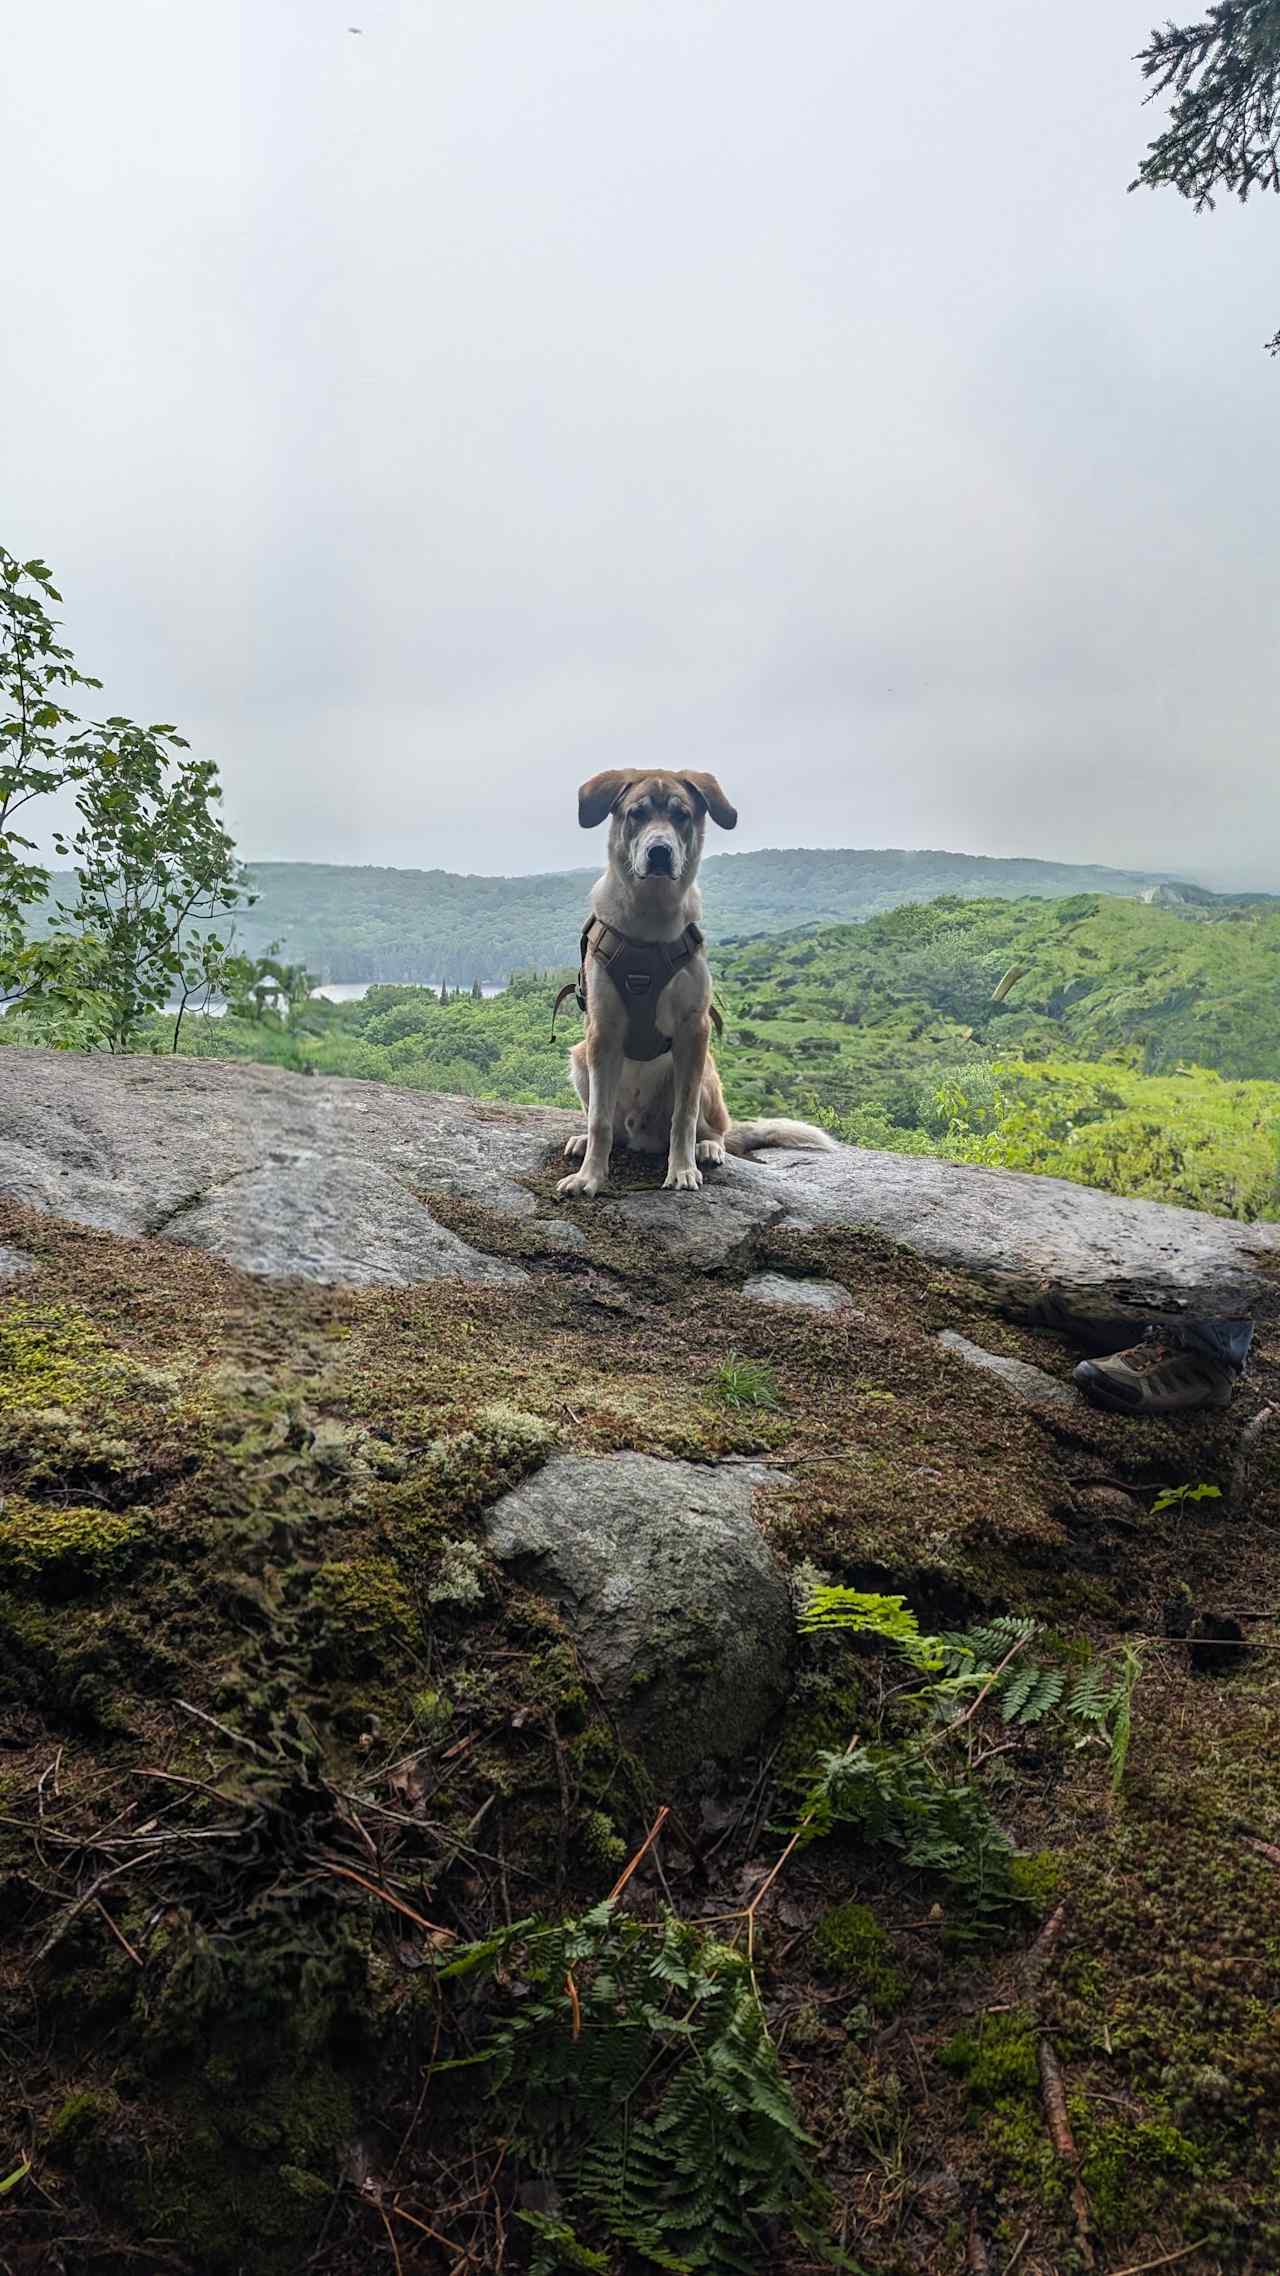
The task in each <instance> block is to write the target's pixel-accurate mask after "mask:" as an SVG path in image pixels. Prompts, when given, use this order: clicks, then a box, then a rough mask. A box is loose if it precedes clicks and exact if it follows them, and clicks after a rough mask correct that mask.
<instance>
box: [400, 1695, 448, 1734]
mask: <svg viewBox="0 0 1280 2276" xmlns="http://www.w3.org/2000/svg"><path fill="white" fill-rule="evenodd" d="M410 1707H411V1710H412V1714H413V1719H414V1722H415V1723H416V1724H417V1726H418V1729H419V1730H420V1731H421V1732H422V1734H423V1736H424V1738H427V1737H435V1736H437V1735H438V1734H439V1733H440V1732H441V1731H446V1730H447V1729H448V1728H449V1725H450V1723H451V1722H452V1720H453V1707H452V1705H451V1703H450V1701H449V1700H447V1699H446V1698H445V1696H444V1694H443V1692H440V1691H431V1690H425V1691H415V1692H414V1694H413V1698H412V1700H411V1701H410Z"/></svg>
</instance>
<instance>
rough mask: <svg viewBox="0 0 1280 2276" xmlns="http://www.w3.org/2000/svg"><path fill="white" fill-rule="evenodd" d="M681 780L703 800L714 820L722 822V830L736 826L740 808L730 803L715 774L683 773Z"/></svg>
mask: <svg viewBox="0 0 1280 2276" xmlns="http://www.w3.org/2000/svg"><path fill="white" fill-rule="evenodd" d="M680 780H681V782H682V783H683V784H684V786H685V789H686V790H688V791H691V792H692V794H693V796H694V797H695V798H697V799H700V800H701V802H702V805H703V807H704V809H705V811H706V812H707V813H708V814H709V815H710V816H711V819H712V821H713V822H718V823H719V824H720V827H721V829H722V830H732V829H734V828H736V826H737V820H738V809H737V807H736V806H731V805H730V804H729V801H728V799H727V798H726V797H725V794H724V792H723V791H722V790H721V788H720V785H719V783H718V782H717V781H716V778H715V776H714V775H713V774H682V775H681V777H680Z"/></svg>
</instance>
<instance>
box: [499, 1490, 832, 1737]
mask: <svg viewBox="0 0 1280 2276" xmlns="http://www.w3.org/2000/svg"><path fill="white" fill-rule="evenodd" d="M770 1481H771V1482H772V1483H773V1484H775V1485H778V1484H785V1482H786V1481H785V1479H783V1478H781V1477H780V1476H779V1474H778V1473H777V1472H776V1471H769V1470H766V1469H765V1468H764V1467H763V1465H762V1464H760V1463H755V1462H724V1463H720V1464H719V1465H718V1466H716V1467H715V1468H709V1467H704V1466H702V1465H699V1464H695V1463H692V1462H660V1461H655V1460H654V1459H653V1458H652V1457H650V1456H648V1455H644V1454H607V1455H600V1456H591V1455H574V1454H560V1455H556V1456H554V1457H553V1459H552V1460H551V1461H550V1462H548V1463H547V1464H546V1466H545V1468H544V1469H542V1470H540V1471H539V1472H538V1473H537V1475H536V1476H535V1477H533V1478H530V1479H528V1480H526V1482H525V1483H524V1484H523V1485H521V1486H517V1487H516V1488H515V1489H514V1491H513V1492H511V1493H509V1494H506V1495H504V1497H503V1498H502V1500H501V1501H499V1502H497V1503H496V1504H495V1506H494V1508H493V1509H492V1510H491V1512H490V1514H489V1517H488V1519H487V1521H486V1525H485V1539H486V1544H487V1546H488V1548H489V1550H490V1551H491V1553H492V1554H493V1556H495V1557H496V1558H497V1559H498V1561H499V1563H501V1564H505V1565H508V1566H510V1567H512V1568H513V1570H514V1571H515V1572H516V1573H517V1575H518V1576H519V1577H520V1578H521V1579H522V1580H525V1581H527V1582H528V1583H529V1585H530V1586H531V1587H532V1588H534V1589H535V1590H537V1592H538V1593H539V1594H540V1595H543V1596H546V1597H548V1598H550V1599H551V1601H552V1602H553V1603H554V1604H555V1605H556V1606H557V1608H558V1609H559V1610H560V1611H561V1612H562V1613H563V1614H564V1616H565V1618H566V1620H567V1622H568V1625H569V1628H570V1631H571V1633H572V1635H573V1637H574V1640H575V1642H576V1644H577V1646H578V1649H579V1651H580V1653H581V1655H582V1658H583V1661H584V1663H585V1665H586V1667H587V1668H588V1670H589V1672H590V1674H591V1676H592V1677H593V1679H594V1681H595V1683H596V1684H597V1686H598V1687H599V1690H600V1692H601V1694H602V1696H603V1698H604V1699H605V1700H606V1701H607V1703H608V1705H609V1707H610V1708H611V1710H612V1711H613V1713H614V1715H615V1717H616V1719H617V1721H618V1724H619V1726H620V1727H621V1729H622V1730H623V1731H624V1733H625V1734H626V1735H627V1737H628V1738H629V1740H630V1741H631V1743H632V1744H633V1745H634V1746H635V1748H636V1750H637V1752H638V1753H640V1754H641V1755H642V1756H643V1757H644V1759H645V1760H646V1762H647V1763H648V1764H649V1765H650V1767H651V1769H653V1770H654V1771H655V1772H656V1773H658V1774H660V1775H662V1776H665V1777H668V1778H671V1777H681V1776H684V1775H686V1774H687V1773H689V1772H690V1771H693V1770H695V1769H696V1768H697V1767H698V1765H699V1764H700V1763H701V1762H704V1761H707V1760H712V1761H721V1762H724V1761H732V1760H734V1758H735V1757H736V1756H738V1755H740V1754H741V1753H742V1752H743V1751H744V1749H745V1748H746V1747H748V1746H749V1745H750V1744H751V1741H752V1740H753V1739H754V1738H755V1737H757V1736H758V1734H759V1732H760V1731H761V1730H762V1729H763V1727H764V1725H765V1724H766V1723H767V1722H768V1720H769V1717H770V1716H771V1715H772V1714H774V1713H776V1711H777V1709H778V1708H779V1707H780V1706H781V1704H782V1701H783V1698H784V1697H785V1695H786V1687H787V1661H788V1657H789V1653H790V1646H791V1634H792V1621H791V1607H790V1599H789V1596H788V1593H787V1587H786V1583H785V1581H784V1580H783V1578H782V1576H781V1574H780V1573H779V1572H778V1570H777V1568H776V1566H775V1565H774V1563H773V1561H772V1559H771V1557H770V1555H769V1552H768V1550H767V1548H766V1547H765V1544H764V1541H763V1539H762V1538H761V1535H760V1533H759V1531H758V1529H757V1527H756V1525H755V1523H754V1521H753V1518H752V1513H751V1503H752V1494H753V1491H754V1489H755V1488H756V1487H757V1486H761V1485H764V1484H766V1483H768V1482H770Z"/></svg>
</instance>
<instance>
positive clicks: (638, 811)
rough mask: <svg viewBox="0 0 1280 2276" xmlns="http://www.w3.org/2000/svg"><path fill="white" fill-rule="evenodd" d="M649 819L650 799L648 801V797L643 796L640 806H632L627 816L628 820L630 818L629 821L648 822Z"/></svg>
mask: <svg viewBox="0 0 1280 2276" xmlns="http://www.w3.org/2000/svg"><path fill="white" fill-rule="evenodd" d="M648 819H649V806H648V801H647V800H646V799H643V798H642V799H641V801H640V804H639V805H638V806H633V807H632V809H631V812H630V814H629V815H628V816H627V820H628V821H629V822H647V821H648Z"/></svg>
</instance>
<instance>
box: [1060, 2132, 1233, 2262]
mask: <svg viewBox="0 0 1280 2276" xmlns="http://www.w3.org/2000/svg"><path fill="white" fill-rule="evenodd" d="M1071 2119H1072V2125H1073V2128H1074V2131H1075V2134H1076V2140H1077V2144H1078V2146H1079V2149H1080V2154H1081V2164H1080V2174H1081V2179H1082V2180H1083V2182H1084V2185H1085V2190H1086V2192H1087V2194H1088V2198H1089V2202H1090V2204H1091V2206H1092V2207H1093V2212H1094V2216H1095V2218H1096V2220H1097V2221H1098V2224H1099V2226H1100V2227H1101V2228H1102V2229H1103V2230H1104V2231H1107V2232H1108V2233H1110V2234H1113V2235H1115V2234H1120V2235H1125V2236H1128V2235H1132V2234H1133V2233H1134V2232H1135V2231H1136V2230H1137V2229H1138V2228H1140V2226H1141V2223H1142V2217H1143V2214H1144V2213H1145V2212H1148V2211H1151V2212H1154V2211H1155V2210H1156V2208H1157V2206H1158V2205H1159V2203H1160V2202H1161V2200H1162V2199H1164V2198H1165V2197H1166V2196H1167V2194H1168V2184H1169V2183H1170V2181H1173V2180H1176V2179H1178V2178H1180V2177H1181V2178H1182V2179H1184V2180H1185V2179H1187V2178H1192V2179H1199V2178H1200V2177H1201V2176H1202V2175H1203V2173H1204V2170H1205V2163H1204V2154H1203V2152H1202V2151H1201V2150H1200V2149H1198V2148H1197V2146H1196V2144H1195V2143H1194V2142H1192V2141H1189V2140H1188V2139H1187V2136H1186V2135H1185V2134H1183V2133H1180V2132H1179V2130H1178V2128H1177V2127H1176V2126H1174V2125H1172V2124H1171V2123H1170V2122H1169V2121H1168V2120H1166V2119H1147V2120H1144V2121H1141V2122H1139V2121H1135V2120H1133V2119H1130V2118H1107V2119H1103V2120H1101V2121H1099V2120H1098V2119H1097V2118H1095V2117H1094V2115H1093V2113H1092V2112H1091V2111H1090V2109H1089V2107H1088V2105H1087V2103H1084V2102H1081V2103H1080V2104H1079V2105H1078V2106H1077V2104H1076V2103H1075V2102H1074V2101H1073V2102H1072V2105H1071Z"/></svg>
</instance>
